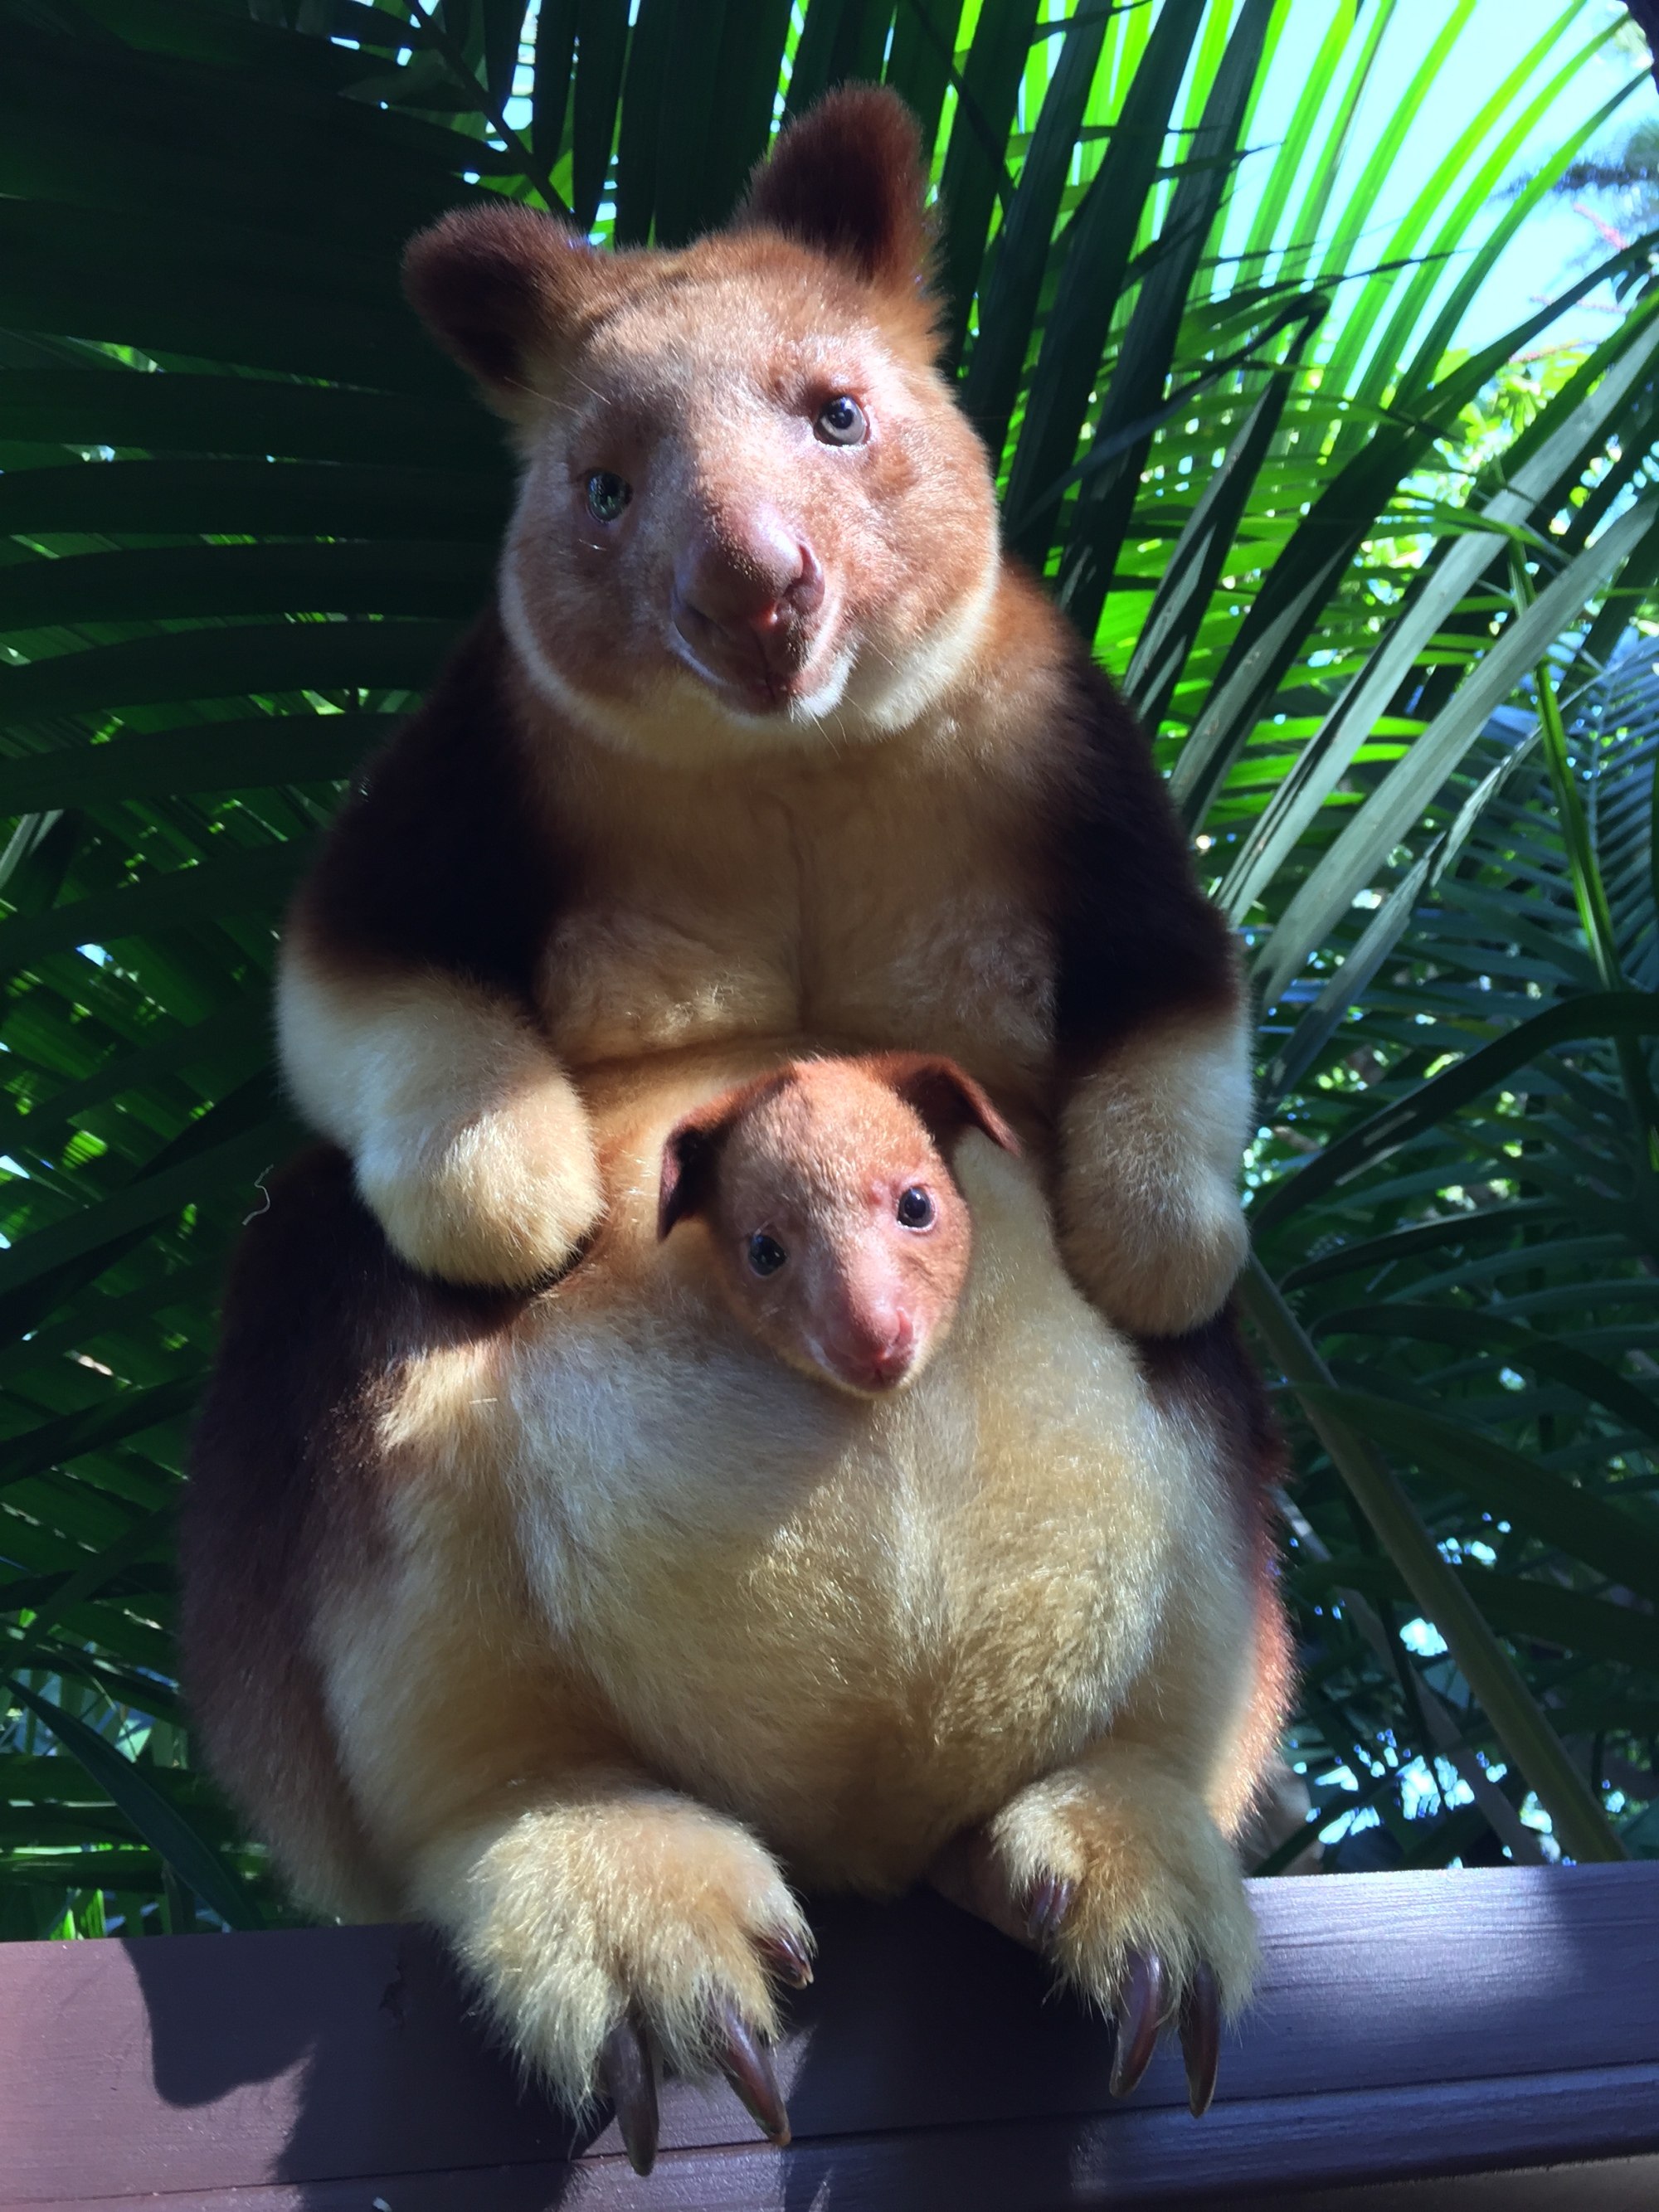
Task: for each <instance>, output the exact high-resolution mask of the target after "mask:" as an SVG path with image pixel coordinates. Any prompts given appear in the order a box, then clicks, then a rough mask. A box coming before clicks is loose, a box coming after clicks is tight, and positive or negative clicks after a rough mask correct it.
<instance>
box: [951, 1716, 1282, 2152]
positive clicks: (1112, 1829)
mask: <svg viewBox="0 0 1659 2212" xmlns="http://www.w3.org/2000/svg"><path fill="white" fill-rule="evenodd" d="M934 1879H935V1881H938V1883H939V1887H941V1888H943V1889H944V1890H945V1893H946V1894H947V1895H950V1896H952V1897H954V1898H955V1899H957V1901H958V1902H960V1903H963V1904H966V1905H969V1907H970V1909H972V1910H975V1911H979V1912H981V1914H982V1915H983V1917H987V1918H988V1919H991V1920H993V1921H994V1923H996V1924H997V1925H999V1926H1000V1927H1003V1928H1004V1929H1006V1930H1007V1932H1009V1933H1010V1934H1014V1935H1018V1936H1020V1937H1021V1939H1022V1940H1024V1941H1025V1942H1030V1943H1031V1944H1033V1945H1035V1946H1036V1948H1038V1949H1039V1950H1041V1951H1042V1953H1043V1954H1044V1955H1045V1956H1046V1957H1048V1958H1049V1959H1052V1960H1053V1961H1054V1964H1055V1966H1057V1967H1058V1968H1059V1969H1060V1973H1061V1974H1062V1976H1063V1977H1064V1978H1065V1979H1066V1981H1068V1982H1069V1983H1071V1984H1072V1985H1073V1987H1074V1988H1075V1989H1076V1990H1079V1993H1080V1994H1081V1995H1082V1996H1085V1997H1086V1998H1087V1999H1088V2000H1089V2001H1090V2002H1091V2003H1093V2004H1095V2005H1097V2006H1098V2007H1099V2008H1100V2009H1101V2010H1102V2011H1103V2012H1105V2013H1107V2014H1109V2015H1111V2016H1112V2017H1113V2018H1114V2019H1115V2021H1116V2022H1117V2047H1116V2051H1115V2057H1114V2062H1113V2068H1112V2088H1113V2091H1114V2093H1115V2094H1117V2095H1120V2096H1122V2095H1127V2093H1128V2092H1129V2091H1130V2090H1131V2089H1132V2088H1133V2087H1134V2086H1135V2083H1136V2082H1137V2081H1139V2079H1140V2076H1141V2075H1142V2074H1143V2073H1144V2072H1145V2071H1146V2066H1147V2063H1149V2061H1150V2060H1151V2057H1152V2050H1153V2047H1154V2045H1155V2044H1156V2042H1157V2039H1158V2033H1159V2031H1160V2030H1161V2029H1162V2028H1163V2027H1164V2026H1166V2025H1167V2024H1168V2023H1169V2022H1170V2021H1179V2024H1180V2032H1181V2040H1182V2048H1183V2050H1184V2051H1185V2053H1186V2058H1187V2074H1188V2087H1189V2090H1190V2093H1191V2101H1192V2106H1193V2110H1194V2112H1202V2111H1203V2110H1204V2109H1205V2107H1206V2106H1207V2105H1208V2103H1209V2100H1210V2094H1211V2092H1212V2089H1213V2087H1214V2084H1215V2071H1216V2062H1217V2057H1218V2050H1219V2042H1220V2025H1221V2021H1222V2019H1223V2017H1224V2016H1225V2017H1232V2016H1234V2015H1237V2013H1238V2012H1239V2011H1240V2010H1242V2008H1243V2005H1244V2003H1245V2002H1246V2000H1247V1999H1248V1997H1249V1992H1250V1987H1251V1984H1252V1982H1253V1980H1254V1978H1255V1969H1256V1964H1257V1960H1258V1956H1259V1947H1258V1943H1257V1939H1256V1932H1255V1921H1254V1920H1253V1918H1252V1917H1251V1913H1250V1908H1249V1900H1248V1899H1247V1898H1246V1896H1245V1893H1244V1885H1243V1879H1242V1877H1241V1875H1240V1873H1239V1869H1238V1863H1237V1859H1236V1858H1235V1857H1234V1855H1233V1853H1232V1851H1231V1850H1230V1849H1229V1847H1228V1845H1227V1844H1226V1843H1225V1841H1224V1840H1223V1838H1222V1836H1221V1833H1220V1832H1219V1830H1218V1828H1217V1827H1216V1826H1215V1823H1214V1822H1213V1821H1212V1820H1211V1818H1210V1816H1209V1814H1208V1813H1207V1812H1206V1809H1205V1808H1204V1805H1203V1802H1202V1800H1201V1799H1200V1796H1199V1795H1198V1793H1197V1791H1196V1790H1192V1789H1189V1788H1188V1786H1187V1785H1186V1784H1184V1783H1182V1782H1181V1781H1180V1780H1179V1779H1178V1778H1176V1777H1175V1776H1173V1775H1172V1774H1170V1772H1169V1771H1168V1770H1167V1768H1166V1767H1164V1765H1161V1763H1160V1762H1158V1760H1157V1759H1155V1758H1154V1757H1153V1756H1152V1754H1150V1753H1146V1752H1144V1751H1142V1750H1141V1749H1139V1747H1133V1746H1121V1747H1119V1746H1114V1747H1111V1748H1110V1749H1109V1751H1108V1752H1106V1753H1103V1755H1102V1756H1100V1757H1099V1758H1097V1759H1095V1760H1092V1761H1091V1762H1090V1764H1089V1765H1085V1766H1078V1767H1073V1768H1070V1769H1067V1770H1066V1771H1063V1772H1061V1773H1059V1774H1055V1775H1050V1776H1048V1777H1047V1778H1045V1779H1044V1780H1042V1781H1041V1782H1037V1783H1034V1784H1031V1786H1030V1788H1029V1789H1026V1790H1022V1791H1021V1792H1020V1794H1019V1795H1018V1796H1017V1797H1015V1798H1014V1799H1013V1800H1012V1802H1010V1803H1009V1804H1007V1805H1006V1806H1005V1807H1004V1808H1003V1809H1002V1811H1001V1812H1000V1813H999V1814H997V1815H996V1816H995V1818H994V1820H991V1821H989V1822H987V1825H986V1827H985V1828H984V1829H983V1830H982V1831H980V1832H979V1833H978V1835H977V1836H975V1837H972V1838H966V1839H964V1840H963V1843H962V1844H959V1845H957V1847H955V1848H954V1853H953V1856H952V1857H951V1859H950V1860H949V1862H948V1863H945V1865H943V1866H942V1867H941V1868H939V1869H935V1872H934Z"/></svg>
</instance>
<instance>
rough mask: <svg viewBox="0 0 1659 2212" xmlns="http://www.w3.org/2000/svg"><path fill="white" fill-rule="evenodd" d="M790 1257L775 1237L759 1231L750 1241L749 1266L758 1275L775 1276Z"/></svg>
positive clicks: (761, 1230)
mask: <svg viewBox="0 0 1659 2212" xmlns="http://www.w3.org/2000/svg"><path fill="white" fill-rule="evenodd" d="M788 1257H789V1255H788V1254H787V1252H786V1251H785V1250H784V1249H783V1247H782V1245H781V1244H780V1243H779V1242H778V1240H777V1238H776V1237H769V1236H768V1235H767V1233H766V1231H764V1230H763V1229H757V1231H755V1233H754V1235H753V1236H752V1237H750V1240H749V1264H750V1267H752V1268H753V1269H754V1271H755V1273H757V1275H775V1274H776V1273H777V1272H778V1269H779V1268H780V1267H782V1265H783V1263H784V1261H786V1260H787V1258H788Z"/></svg>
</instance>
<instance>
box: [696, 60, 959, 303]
mask: <svg viewBox="0 0 1659 2212" xmlns="http://www.w3.org/2000/svg"><path fill="white" fill-rule="evenodd" d="M926 194H927V176H926V174H925V173H924V172H923V169H922V166H921V133H920V131H918V130H917V128H916V123H915V117H914V116H913V115H912V114H911V112H910V111H909V109H908V107H907V106H905V104H904V102H903V101H902V100H901V99H900V98H899V96H898V94H896V93H894V92H888V91H886V90H884V88H882V87H881V86H880V85H874V84H848V85H843V86H842V88H840V90H839V91H836V92H832V93H830V94H829V96H828V97H827V98H826V99H823V100H820V101H819V102H818V104H817V106H816V107H814V108H813V109H812V110H811V112H809V113H808V114H805V115H803V116H802V117H801V118H800V119H799V122H796V123H792V124H790V125H788V126H787V129H786V130H785V131H783V133H782V135H781V137H780V138H779V140H778V143H777V145H776V148H775V150H774V152H773V154H772V157H771V159H770V160H769V161H763V163H762V164H761V166H760V167H759V168H757V170H756V172H755V174H754V179H753V180H752V182H751V183H750V187H749V197H748V198H747V199H746V200H745V201H744V204H743V206H742V207H741V208H740V209H739V210H738V215H737V217H736V223H737V227H738V228H740V229H747V228H751V227H754V226H757V225H759V226H763V227H764V228H768V229H771V230H781V231H782V232H783V233H784V234H786V236H787V237H790V238H793V239H798V240H799V241H800V243H801V244H802V245H803V246H811V247H813V248H815V250H816V251H817V252H820V253H825V254H828V255H829V257H830V258H831V259H832V260H836V261H842V262H847V263H849V264H851V265H852V267H853V268H854V270H857V272H858V274H859V275H860V276H862V277H864V278H865V279H866V282H867V283H875V284H889V285H897V286H900V287H902V288H903V289H906V290H914V289H915V285H916V283H917V280H918V279H921V280H922V281H924V282H925V281H926V278H927V273H928V270H929V266H930V264H931V260H932V252H933V237H932V233H931V231H930V229H929V227H928V223H927V216H926V214H925V212H924V207H923V203H924V200H925V197H926Z"/></svg>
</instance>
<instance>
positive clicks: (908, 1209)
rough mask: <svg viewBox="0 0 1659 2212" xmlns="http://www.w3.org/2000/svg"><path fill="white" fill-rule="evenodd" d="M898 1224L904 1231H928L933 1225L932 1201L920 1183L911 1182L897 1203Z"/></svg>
mask: <svg viewBox="0 0 1659 2212" xmlns="http://www.w3.org/2000/svg"><path fill="white" fill-rule="evenodd" d="M898 1218H899V1225H900V1226H901V1227H902V1228H904V1229H928V1228H931V1227H932V1225H933V1200H932V1199H931V1198H929V1197H928V1195H927V1192H926V1191H925V1190H924V1189H923V1188H922V1187H921V1184H920V1183H916V1182H913V1183H912V1184H911V1186H910V1188H909V1189H908V1190H907V1191H906V1192H905V1193H904V1194H903V1195H902V1197H901V1199H900V1200H899V1202H898Z"/></svg>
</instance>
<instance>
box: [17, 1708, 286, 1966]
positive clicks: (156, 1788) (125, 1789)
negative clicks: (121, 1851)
mask: <svg viewBox="0 0 1659 2212" xmlns="http://www.w3.org/2000/svg"><path fill="white" fill-rule="evenodd" d="M7 1688H8V1689H9V1692H10V1693H11V1695H12V1696H13V1697H14V1698H15V1699H16V1700H17V1702H18V1704H19V1705H23V1706H25V1707H27V1710H28V1711H30V1712H32V1713H33V1715H34V1717H35V1718H36V1719H37V1720H39V1721H40V1722H41V1723H44V1725H45V1726H46V1727H47V1728H49V1729H51V1730H52V1734H53V1735H55V1736H56V1737H57V1739H58V1742H59V1743H60V1744H61V1745H62V1746H63V1747H64V1750H65V1751H66V1752H67V1753H69V1754H70V1757H71V1758H72V1759H78V1760H79V1761H80V1763H81V1765H82V1766H83V1767H84V1768H85V1769H86V1771H87V1772H88V1774H89V1775H90V1776H91V1777H92V1779H93V1780H94V1782H95V1783H97V1784H98V1785H99V1787H100V1789H101V1790H104V1791H105V1792H106V1794H107V1795H108V1796H109V1799H110V1802H112V1804H114V1805H116V1806H118V1807H119V1808H120V1810H121V1811H122V1812H123V1813H125V1815H126V1817H127V1819H128V1820H131V1823H132V1825H133V1826H134V1827H135V1828H136V1829H137V1831H138V1833H139V1834H140V1835H141V1836H142V1837H143V1839H144V1841H145V1842H146V1843H147V1844H149V1845H150V1846H151V1847H152V1849H154V1850H158V1851H159V1852H160V1853H161V1857H163V1858H164V1859H165V1860H166V1861H167V1864H168V1865H169V1866H170V1867H171V1868H172V1869H173V1871H174V1873H175V1874H177V1875H178V1877H179V1881H182V1882H184V1883H185V1886H186V1887H188V1888H190V1889H192V1890H194V1891H195V1893H196V1894H197V1897H199V1898H200V1899H202V1901H203V1903H204V1905H209V1906H210V1907H211V1908H212V1910H213V1911H215V1912H216V1913H217V1914H218V1915H219V1917H220V1918H221V1919H222V1920H223V1921H224V1922H225V1923H227V1924H228V1926H230V1927H232V1928H240V1929H254V1928H258V1927H260V1926H262V1925H263V1924H264V1923H263V1917H262V1915H261V1913H260V1911H259V1908H258V1905H256V1904H255V1903H254V1901H253V1899H252V1897H251V1896H250V1895H249V1893H248V1891H247V1888H246V1885H245V1884H244V1883H243V1882H242V1881H240V1879H239V1878H238V1876H237V1875H235V1874H234V1873H233V1872H232V1870H231V1869H230V1868H229V1867H228V1866H227V1865H226V1863H225V1862H224V1860H223V1859H222V1857H220V1855H219V1853H218V1852H217V1851H216V1850H215V1849H214V1848H213V1846H212V1844H210V1843H209V1842H208V1841H207V1839H206V1838H205V1837H204V1836H203V1835H201V1834H200V1833H199V1832H197V1829H196V1827H195V1826H194V1825H193V1824H192V1823H191V1821H190V1820H186V1819H185V1815H184V1814H182V1813H181V1812H180V1811H179V1809H178V1808H177V1807H176V1806H175V1805H173V1804H172V1803H171V1802H169V1801H168V1799H167V1796H165V1795H164V1794H163V1791H162V1789H161V1786H160V1784H158V1783H157V1782H156V1781H155V1780H154V1779H152V1778H151V1776H150V1775H149V1774H146V1773H145V1771H143V1768H141V1767H139V1766H137V1765H134V1763H133V1761H132V1760H131V1759H125V1758H124V1757H123V1756H122V1754H121V1753H119V1752H118V1751H117V1750H116V1748H115V1747H114V1746H113V1744H111V1743H109V1742H106V1740H105V1739H104V1738H103V1737H102V1736H100V1735H98V1734H97V1733H96V1732H95V1731H94V1729H89V1728H88V1727H87V1726H86V1724H85V1723H84V1722H82V1721H78V1720H76V1719H75V1718H74V1717H73V1716H72V1715H71V1714H70V1713H66V1712H64V1711H63V1709H62V1708H61V1707H60V1706H58V1705H53V1704H52V1702H51V1700H50V1699H46V1698H43V1697H40V1696H39V1695H38V1694H37V1693H36V1692H34V1691H33V1690H31V1689H27V1688H26V1687H25V1686H24V1685H23V1684H22V1683H21V1682H19V1681H17V1680H9V1682H8V1683H7Z"/></svg>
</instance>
